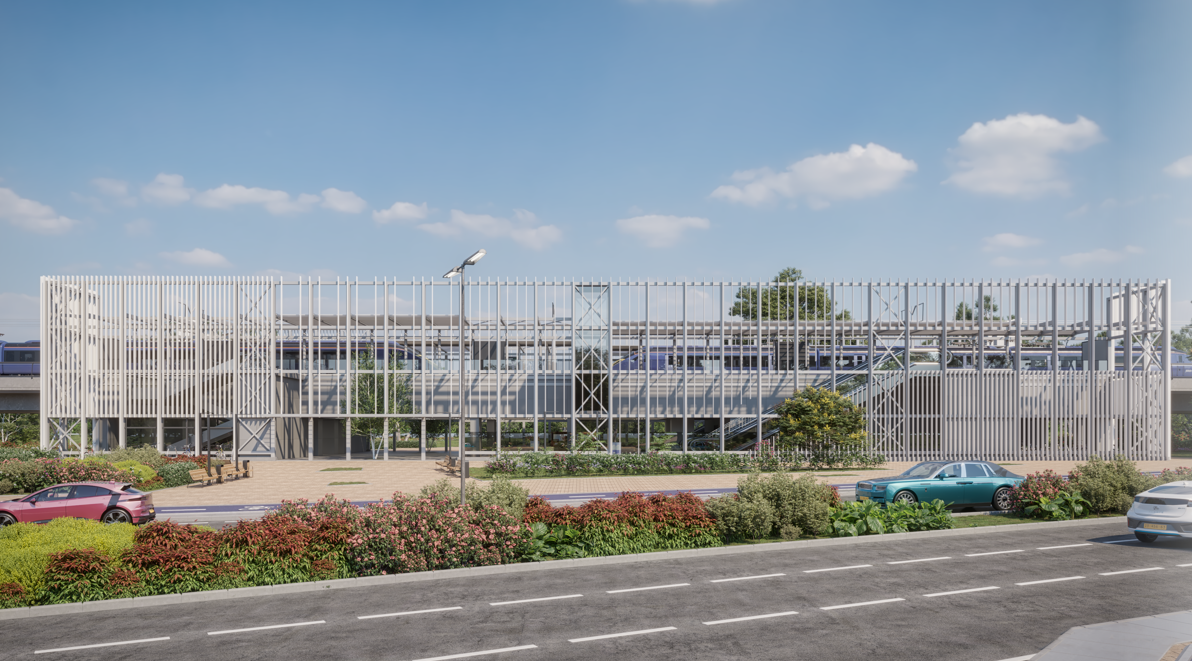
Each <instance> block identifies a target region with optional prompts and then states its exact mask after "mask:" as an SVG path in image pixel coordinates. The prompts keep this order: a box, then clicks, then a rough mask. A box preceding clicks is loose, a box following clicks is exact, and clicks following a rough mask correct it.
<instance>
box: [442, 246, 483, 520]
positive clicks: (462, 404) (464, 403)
mask: <svg viewBox="0 0 1192 661" xmlns="http://www.w3.org/2000/svg"><path fill="white" fill-rule="evenodd" d="M485 254H486V251H485V250H484V249H483V248H481V249H480V250H477V251H476V252H475V253H473V254H472V256H471V257H469V258H467V259H465V260H464V261H463V263H462V264H460V265H459V266H457V267H455V268H453V269H451V270H450V271H448V272H447V273H444V274H443V277H444V278H447V279H448V280H450V279H451V278H454V277H455V276H457V275H458V276H459V466H458V468H459V506H460V507H463V506H464V498H465V495H464V494H465V492H466V490H467V489H466V485H467V479H466V478H465V477H464V418H465V416H466V415H467V409H468V396H467V392H468V391H467V390H466V389H465V387H464V269H466V268H467V267H469V266H474V265H475V264H476V262H479V261H480V258H481V257H484V255H485Z"/></svg>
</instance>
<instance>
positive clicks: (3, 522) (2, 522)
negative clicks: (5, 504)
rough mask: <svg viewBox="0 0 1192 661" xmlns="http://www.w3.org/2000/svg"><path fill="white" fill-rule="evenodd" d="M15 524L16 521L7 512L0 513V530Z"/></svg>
mask: <svg viewBox="0 0 1192 661" xmlns="http://www.w3.org/2000/svg"><path fill="white" fill-rule="evenodd" d="M16 522H17V520H16V519H15V518H14V517H13V515H11V514H9V513H8V512H0V528H3V527H4V526H11V525H12V524H14V523H16Z"/></svg>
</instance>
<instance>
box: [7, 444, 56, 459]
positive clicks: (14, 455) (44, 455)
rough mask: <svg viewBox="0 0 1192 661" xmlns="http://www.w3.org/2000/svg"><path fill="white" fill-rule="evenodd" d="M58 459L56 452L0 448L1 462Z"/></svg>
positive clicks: (25, 448) (39, 449) (22, 448)
mask: <svg viewBox="0 0 1192 661" xmlns="http://www.w3.org/2000/svg"><path fill="white" fill-rule="evenodd" d="M57 457H58V452H57V451H55V450H42V449H41V448H28V447H0V461H7V460H9V459H20V460H21V461H29V460H30V459H56V458H57Z"/></svg>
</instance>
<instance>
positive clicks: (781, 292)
mask: <svg viewBox="0 0 1192 661" xmlns="http://www.w3.org/2000/svg"><path fill="white" fill-rule="evenodd" d="M802 279H803V272H802V271H800V270H799V269H797V268H793V267H792V268H785V269H782V271H781V272H779V274H778V275H777V276H775V277H774V279H773V280H772V282H790V283H795V282H798V281H799V280H802ZM736 299H737V300H736V302H734V303H733V307H732V308H731V309H730V310H729V312H728V313H729V314H730V315H732V316H734V317H740V318H742V319H749V320H751V321H752V320H757V319H758V315H759V314H760V315H761V319H763V320H778V321H783V320H792V319H794V318H795V311H796V310H798V315H799V319H802V320H813V319H831V318H832V315H833V314H836V318H837V319H841V320H846V319H851V318H852V315H850V314H849V312H848V311H847V310H844V311H841V312H839V313H836V312H835V310H834V309H833V305H832V297H831V296H830V295H829V292H828V290H827V288H825V287H823V286H819V285H808V284H791V285H781V284H780V285H776V286H773V287H763V288H761V292H760V295H759V292H758V288H756V287H742V288H741V289H739V290H737V294H736Z"/></svg>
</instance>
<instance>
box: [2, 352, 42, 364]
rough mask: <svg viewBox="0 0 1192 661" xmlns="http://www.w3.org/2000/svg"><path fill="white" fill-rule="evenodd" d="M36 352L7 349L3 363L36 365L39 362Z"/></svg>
mask: <svg viewBox="0 0 1192 661" xmlns="http://www.w3.org/2000/svg"><path fill="white" fill-rule="evenodd" d="M39 353H40V352H37V351H21V350H13V349H7V350H5V352H4V362H6V363H37V362H40V360H39V356H38V354H39Z"/></svg>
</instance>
